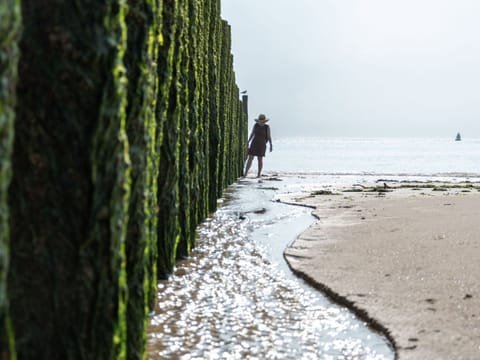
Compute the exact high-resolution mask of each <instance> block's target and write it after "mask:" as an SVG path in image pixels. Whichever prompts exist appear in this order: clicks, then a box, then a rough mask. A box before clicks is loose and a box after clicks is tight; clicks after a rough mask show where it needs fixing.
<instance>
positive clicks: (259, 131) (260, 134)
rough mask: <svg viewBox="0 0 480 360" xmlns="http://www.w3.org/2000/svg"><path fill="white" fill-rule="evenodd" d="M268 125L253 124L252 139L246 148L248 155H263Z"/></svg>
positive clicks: (265, 147) (265, 148)
mask: <svg viewBox="0 0 480 360" xmlns="http://www.w3.org/2000/svg"><path fill="white" fill-rule="evenodd" d="M267 131H268V125H263V126H262V125H258V124H255V126H254V127H253V139H252V142H251V144H250V147H249V148H248V155H253V156H265V151H266V150H267V141H268V132H267Z"/></svg>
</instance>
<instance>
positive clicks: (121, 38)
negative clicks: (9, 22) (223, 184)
mask: <svg viewBox="0 0 480 360" xmlns="http://www.w3.org/2000/svg"><path fill="white" fill-rule="evenodd" d="M76 5H78V6H72V4H71V3H68V2H65V3H59V2H57V1H50V2H41V3H39V2H36V1H23V2H22V15H23V20H24V36H23V39H22V41H21V53H22V56H21V58H20V65H19V86H18V93H17V94H18V107H17V120H16V122H15V144H14V152H13V170H14V171H13V178H12V184H11V187H10V190H9V206H10V211H11V217H10V228H11V236H12V238H14V239H15V241H14V242H13V243H12V251H11V271H10V272H9V279H8V284H9V290H10V294H9V296H10V300H11V301H10V304H11V315H12V322H13V327H14V330H15V335H16V340H17V352H18V355H19V357H20V358H22V359H30V358H31V359H58V358H70V359H75V358H95V359H100V358H101V359H107V358H110V359H122V358H125V356H126V353H125V350H126V349H125V344H126V341H125V338H126V319H125V313H126V311H125V306H126V294H127V291H126V290H127V285H126V271H125V232H126V225H127V210H128V198H129V191H130V185H129V182H130V180H129V179H130V164H129V154H128V143H127V137H126V133H125V106H126V76H125V69H124V66H123V62H122V59H123V56H124V52H125V46H126V28H125V22H124V12H125V2H124V1H116V0H115V1H114V0H109V1H105V2H103V4H102V6H100V5H92V4H91V3H90V2H80V3H79V2H77V3H76ZM38 24H42V26H38ZM86 25H87V26H86Z"/></svg>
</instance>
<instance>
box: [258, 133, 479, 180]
mask: <svg viewBox="0 0 480 360" xmlns="http://www.w3.org/2000/svg"><path fill="white" fill-rule="evenodd" d="M273 145H274V149H273V152H271V153H267V154H266V158H265V161H264V171H266V172H278V173H304V174H311V175H315V174H316V175H351V176H365V175H381V176H410V177H412V176H422V177H425V176H426V177H429V178H454V179H455V178H479V177H480V138H476V139H464V140H462V141H455V140H454V139H453V138H327V137H284V138H278V139H274V144H273ZM252 169H255V164H254V167H253V168H252Z"/></svg>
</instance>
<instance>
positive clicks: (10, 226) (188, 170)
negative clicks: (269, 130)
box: [0, 0, 247, 360]
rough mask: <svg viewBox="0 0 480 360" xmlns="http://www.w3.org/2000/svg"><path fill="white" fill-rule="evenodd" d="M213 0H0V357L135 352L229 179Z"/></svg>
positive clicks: (240, 129) (227, 72)
mask: <svg viewBox="0 0 480 360" xmlns="http://www.w3.org/2000/svg"><path fill="white" fill-rule="evenodd" d="M246 126H247V116H246V112H245V110H244V108H243V104H242V101H240V100H239V90H238V87H237V85H236V83H235V74H234V72H233V57H232V55H231V37H230V27H229V25H228V24H227V22H226V21H224V20H222V19H221V17H220V0H128V1H127V0H102V1H89V0H76V1H55V0H42V1H40V0H2V1H1V2H0V359H1V360H6V359H15V358H16V357H18V358H19V359H125V358H128V359H142V358H145V342H146V325H147V314H148V312H149V311H151V310H152V309H153V307H154V305H155V299H156V284H157V280H158V279H159V278H167V277H168V276H169V274H170V273H171V272H172V270H173V267H174V264H175V261H176V260H177V259H179V258H182V257H185V256H188V255H189V253H190V251H191V249H192V247H193V246H194V245H195V228H196V226H197V224H198V223H199V222H201V221H202V219H204V218H205V217H206V216H208V214H209V213H210V212H212V211H214V210H215V208H216V204H217V199H218V198H219V197H220V196H221V194H222V190H223V189H224V188H225V187H226V186H228V184H231V183H232V182H234V181H235V179H236V178H237V177H238V176H240V175H241V172H242V167H243V161H244V146H245V137H246V132H247V129H246Z"/></svg>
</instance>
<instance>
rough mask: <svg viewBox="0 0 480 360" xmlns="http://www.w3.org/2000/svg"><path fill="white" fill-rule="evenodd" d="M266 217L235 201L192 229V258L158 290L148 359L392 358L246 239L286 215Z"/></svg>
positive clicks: (348, 317)
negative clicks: (194, 234) (194, 239)
mask: <svg viewBox="0 0 480 360" xmlns="http://www.w3.org/2000/svg"><path fill="white" fill-rule="evenodd" d="M241 189H242V187H239V188H237V192H234V193H233V196H235V194H237V195H238V191H239V190H241ZM253 191H257V192H258V190H253ZM248 194H250V195H252V194H254V195H255V193H254V192H253V193H252V190H248V191H247V193H246V194H245V193H243V194H242V197H243V200H244V201H245V199H246V198H247V200H248ZM262 194H264V197H266V196H267V195H265V192H262ZM257 195H258V193H257ZM272 204H273V203H272ZM272 206H273V207H274V206H275V205H272ZM275 211H277V213H275ZM281 211H284V210H281ZM268 212H269V213H270V212H271V216H264V215H259V216H258V217H256V218H255V219H254V221H252V220H251V219H250V218H252V217H255V216H256V214H245V203H243V204H242V203H241V201H240V200H239V198H238V197H237V198H236V199H230V200H229V201H226V204H225V205H224V206H223V207H222V208H220V209H219V210H218V211H217V212H216V213H215V214H214V215H213V216H212V218H210V219H207V220H206V221H205V222H204V223H203V224H202V225H201V226H200V227H199V228H198V240H197V241H198V243H197V248H196V249H195V250H194V251H193V253H192V256H191V258H189V259H188V260H185V261H183V262H181V263H179V264H178V266H177V269H176V272H175V274H174V276H172V278H171V279H170V280H169V281H168V282H163V283H162V284H161V285H160V286H159V293H158V306H157V309H156V314H155V316H153V317H152V318H151V320H150V326H149V337H148V358H149V359H169V358H181V359H220V358H223V359H244V358H250V359H319V358H320V359H391V358H393V355H392V353H391V350H390V349H389V347H388V344H387V343H386V341H385V339H383V338H381V337H379V336H378V335H376V334H373V333H371V332H370V331H369V330H368V329H367V328H366V327H365V325H364V324H363V323H361V322H359V321H358V320H356V319H355V318H354V317H353V315H352V314H351V313H350V312H348V311H346V310H345V309H342V308H339V307H337V306H334V305H332V304H330V303H328V302H327V301H325V299H323V297H322V299H319V295H318V293H317V292H315V291H311V290H308V289H305V287H304V286H302V285H301V284H300V283H299V281H298V280H295V279H292V277H291V276H290V277H289V276H287V275H286V274H285V272H284V271H283V270H281V269H280V268H279V266H277V265H276V264H275V262H273V263H272V261H271V260H270V258H269V257H268V256H267V253H266V250H265V249H264V248H263V247H262V246H259V244H257V243H256V242H255V241H252V231H255V229H257V230H258V229H262V227H265V226H266V227H269V226H271V225H272V224H273V225H274V223H275V220H272V219H277V221H279V220H281V219H284V217H285V216H287V215H285V214H284V213H283V214H282V213H278V210H271V209H270V208H269V209H268ZM272 221H273V222H272ZM273 227H274V226H273Z"/></svg>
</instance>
